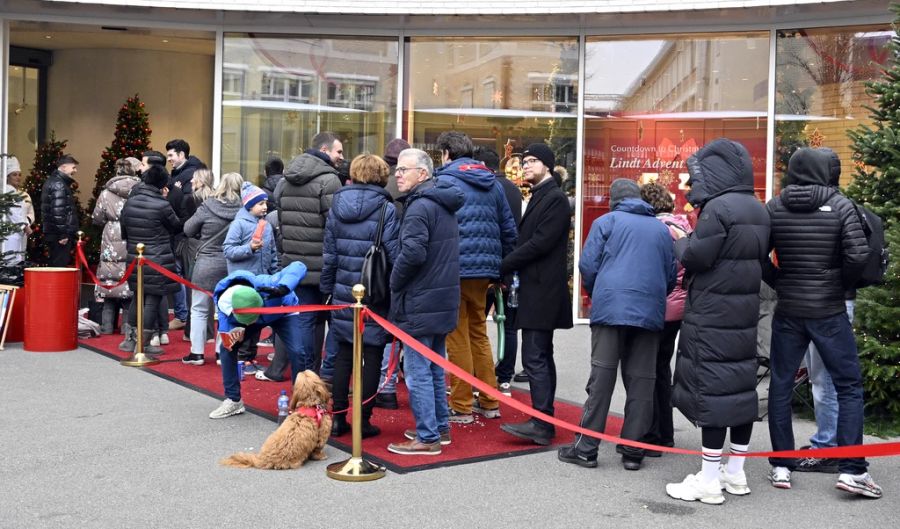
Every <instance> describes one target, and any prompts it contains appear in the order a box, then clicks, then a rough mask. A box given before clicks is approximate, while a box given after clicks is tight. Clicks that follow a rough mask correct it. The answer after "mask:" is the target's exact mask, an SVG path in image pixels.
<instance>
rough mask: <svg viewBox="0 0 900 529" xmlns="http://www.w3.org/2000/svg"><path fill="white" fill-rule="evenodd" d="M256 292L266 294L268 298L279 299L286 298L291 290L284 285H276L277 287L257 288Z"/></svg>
mask: <svg viewBox="0 0 900 529" xmlns="http://www.w3.org/2000/svg"><path fill="white" fill-rule="evenodd" d="M256 290H257V291H258V292H261V293H265V294H268V295H269V297H270V298H281V297H284V296H287V295H288V294H290V292H291V289H289V288H288V287H286V286H284V285H278V286H277V287H258V288H257V289H256Z"/></svg>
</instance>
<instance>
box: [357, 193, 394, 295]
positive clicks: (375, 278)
mask: <svg viewBox="0 0 900 529" xmlns="http://www.w3.org/2000/svg"><path fill="white" fill-rule="evenodd" d="M387 207H388V203H387V202H385V203H384V206H382V207H381V219H379V221H378V229H377V231H376V232H375V242H374V243H373V244H372V246H371V247H370V248H369V251H367V252H366V257H365V258H364V259H363V264H362V271H361V272H360V277H359V282H360V283H362V285H363V286H364V287H366V295H365V297H363V303H365V304H366V305H374V306H385V305H387V304H388V302H389V301H390V298H391V289H390V286H389V285H388V283H389V282H390V273H391V271H390V270H389V267H388V258H387V252H385V251H384V247H383V246H382V245H381V234H382V232H384V216H385V215H386V214H387Z"/></svg>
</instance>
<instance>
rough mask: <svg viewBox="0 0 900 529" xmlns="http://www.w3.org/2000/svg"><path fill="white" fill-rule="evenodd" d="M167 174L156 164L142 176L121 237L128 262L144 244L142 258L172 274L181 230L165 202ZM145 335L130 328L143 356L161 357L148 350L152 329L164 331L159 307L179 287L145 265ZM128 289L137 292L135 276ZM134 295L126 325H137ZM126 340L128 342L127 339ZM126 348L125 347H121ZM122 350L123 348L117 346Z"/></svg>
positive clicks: (127, 205)
mask: <svg viewBox="0 0 900 529" xmlns="http://www.w3.org/2000/svg"><path fill="white" fill-rule="evenodd" d="M168 182H169V175H168V174H167V173H166V170H165V169H163V168H162V167H160V166H158V165H151V166H150V167H148V168H147V170H146V171H144V174H143V175H142V176H141V183H140V184H137V185H135V186H134V189H132V191H131V195H130V196H129V197H128V201H127V202H125V207H123V208H122V217H121V220H120V222H121V224H122V238H123V239H125V242H126V246H127V247H128V262H129V263H131V261H133V260H135V259H136V258H137V245H138V243H144V257H145V258H146V259H148V260H150V261H153V262H154V263H156V264H159V265H162V266H163V267H165V268H166V269H167V270H169V271H170V272H172V273H175V254H174V252H173V250H172V235H174V234H175V233H178V232H180V231H181V220H179V218H178V216H177V215H176V214H175V210H173V209H172V206H171V205H170V204H169V201H168V200H166V195H165V193H166V192H167V190H168V188H167V186H168ZM143 275H144V318H143V323H144V335H143V337H137V336H135V335H134V333H135V331H134V330H133V329H132V331H131V332H132V336H130V337H129V338H132V339H135V340H136V339H141V338H142V339H143V340H144V353H146V354H162V349H160V348H158V347H149V342H150V338H151V336H152V335H153V330H154V329H161V328H164V327H163V324H164V323H165V322H160V321H158V320H159V306H160V304H161V303H162V301H163V299H164V298H165V297H166V296H168V295H169V294H174V293H175V292H176V291H177V290H178V284H177V283H174V282H173V281H171V280H169V279H168V278H166V277H165V276H164V275H162V274H161V273H159V272H157V271H156V270H153V269H152V268H150V267H149V266H144V271H143ZM128 286H129V287H131V289H132V291H135V292H136V291H137V274H132V275H131V277H129V278H128ZM136 300H137V296H135V297H134V298H132V303H131V309H130V310H129V313H128V319H129V324H130V325H132V327H134V326H136V325H137V305H136ZM126 341H127V340H126ZM123 345H125V344H123ZM120 348H122V347H120Z"/></svg>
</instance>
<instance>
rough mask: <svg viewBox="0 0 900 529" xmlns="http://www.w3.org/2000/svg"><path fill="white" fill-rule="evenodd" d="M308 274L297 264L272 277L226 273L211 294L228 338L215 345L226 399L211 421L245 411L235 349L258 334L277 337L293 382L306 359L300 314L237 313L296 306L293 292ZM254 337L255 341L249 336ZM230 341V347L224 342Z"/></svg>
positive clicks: (213, 413) (297, 303)
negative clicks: (266, 329) (269, 331)
mask: <svg viewBox="0 0 900 529" xmlns="http://www.w3.org/2000/svg"><path fill="white" fill-rule="evenodd" d="M304 276H306V265H304V264H303V263H301V262H299V261H295V262H293V263H291V264H290V265H288V266H287V267H286V268H285V269H284V270H282V271H280V272H278V273H276V274H274V275H266V274H258V275H254V274H251V273H250V272H247V271H246V270H238V271H237V272H233V273H230V274H228V276H227V277H226V278H225V279H223V280H221V281H219V283H218V284H217V285H216V289H215V292H214V293H213V301H215V304H216V308H217V309H218V312H219V333H223V334H227V335H228V336H227V337H223V338H224V339H223V343H222V345H221V346H220V347H219V355H220V358H221V360H222V383H223V385H224V387H225V397H226V398H225V400H224V401H223V402H222V404H221V405H220V406H219V407H218V408H216V409H215V410H214V411H213V412H212V413H210V414H209V418H210V419H224V418H226V417H231V416H232V415H237V414H239V413H243V412H244V403H243V402H242V401H241V380H240V378H239V377H238V368H237V361H238V360H237V355H236V354H235V353H236V351H237V350H238V349H239V348H240V346H241V344H242V343H244V342H245V341H247V340H250V339H252V340H254V341H255V340H257V339H258V337H259V331H261V330H262V329H263V328H264V327H271V328H272V332H273V333H274V334H275V336H277V337H278V338H280V339H281V342H282V343H283V344H284V348H285V350H286V352H287V355H288V358H290V361H291V374H292V377H291V380H294V379H296V377H297V374H298V373H299V372H300V371H302V370H303V369H304V368H305V367H306V365H307V363H308V359H305V358H303V348H301V347H300V332H299V331H300V322H299V315H298V313H296V312H294V313H290V314H239V313H235V312H234V311H235V310H236V309H243V308H259V307H288V306H294V305H299V304H300V300H299V299H297V295H296V294H294V289H295V288H297V285H298V284H300V280H302V279H303V277H304ZM253 336H256V338H251V337H253ZM228 343H231V347H228V346H227V344H228Z"/></svg>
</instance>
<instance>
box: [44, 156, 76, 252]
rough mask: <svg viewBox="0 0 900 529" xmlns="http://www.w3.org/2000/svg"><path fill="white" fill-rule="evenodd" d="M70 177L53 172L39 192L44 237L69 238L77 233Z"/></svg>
mask: <svg viewBox="0 0 900 529" xmlns="http://www.w3.org/2000/svg"><path fill="white" fill-rule="evenodd" d="M72 182H74V180H72V177H70V176H69V175H67V174H65V173H63V172H61V171H60V170H59V169H57V170H56V171H53V174H51V175H50V176H49V177H47V181H46V182H44V188H43V189H42V190H41V219H42V222H43V229H44V235H60V236H63V237H65V236H69V235H75V234H76V233H78V210H77V208H76V207H75V193H74V192H73V191H72Z"/></svg>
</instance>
